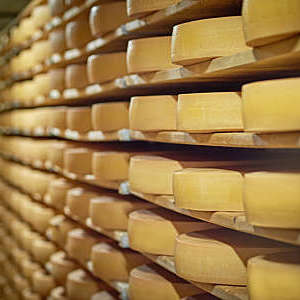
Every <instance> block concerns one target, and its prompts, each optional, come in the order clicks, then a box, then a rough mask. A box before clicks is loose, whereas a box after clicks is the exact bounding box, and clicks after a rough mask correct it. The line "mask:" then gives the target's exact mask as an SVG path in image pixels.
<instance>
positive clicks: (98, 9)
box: [89, 1, 129, 36]
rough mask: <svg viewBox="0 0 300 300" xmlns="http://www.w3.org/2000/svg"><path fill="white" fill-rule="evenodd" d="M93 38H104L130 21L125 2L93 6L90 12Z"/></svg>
mask: <svg viewBox="0 0 300 300" xmlns="http://www.w3.org/2000/svg"><path fill="white" fill-rule="evenodd" d="M89 21H90V27H91V31H92V34H93V36H103V35H104V34H106V33H108V32H111V31H113V30H115V29H116V28H118V27H119V26H120V25H122V24H125V23H127V22H128V21H129V18H128V16H127V11H126V2H125V1H114V2H111V3H103V4H101V5H96V6H93V7H92V8H91V10H90V18H89Z"/></svg>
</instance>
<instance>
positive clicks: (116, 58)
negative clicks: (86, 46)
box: [87, 52, 127, 84]
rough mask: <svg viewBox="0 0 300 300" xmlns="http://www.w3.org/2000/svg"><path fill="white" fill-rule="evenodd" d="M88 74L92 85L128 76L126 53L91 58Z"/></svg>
mask: <svg viewBox="0 0 300 300" xmlns="http://www.w3.org/2000/svg"><path fill="white" fill-rule="evenodd" d="M87 73H88V80H89V83H90V84H93V83H103V82H106V81H111V80H114V79H116V78H118V77H122V76H124V75H126V74H127V65H126V52H115V53H108V54H98V55H91V56H89V58H88V61H87Z"/></svg>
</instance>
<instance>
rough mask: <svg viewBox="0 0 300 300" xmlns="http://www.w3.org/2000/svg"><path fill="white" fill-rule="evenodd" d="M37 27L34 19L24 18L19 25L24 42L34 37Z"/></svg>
mask: <svg viewBox="0 0 300 300" xmlns="http://www.w3.org/2000/svg"><path fill="white" fill-rule="evenodd" d="M35 30H36V27H35V24H34V22H33V20H32V18H30V17H29V18H24V19H23V20H21V21H20V24H19V31H20V34H21V35H22V40H23V41H25V40H28V39H30V38H31V37H32V35H33V33H34V32H35Z"/></svg>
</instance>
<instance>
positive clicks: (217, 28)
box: [171, 16, 248, 65]
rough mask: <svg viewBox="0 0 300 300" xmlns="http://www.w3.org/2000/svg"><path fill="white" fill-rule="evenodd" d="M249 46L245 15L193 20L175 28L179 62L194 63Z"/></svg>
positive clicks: (174, 52)
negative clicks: (243, 18)
mask: <svg viewBox="0 0 300 300" xmlns="http://www.w3.org/2000/svg"><path fill="white" fill-rule="evenodd" d="M247 49H248V47H247V45H246V43H245V38H244V34H243V27H242V17H241V16H233V17H222V18H211V19H204V20H198V21H192V22H188V23H183V24H179V25H177V26H175V27H174V29H173V35H172V52H171V56H172V62H173V63H175V64H180V65H191V64H195V63H199V62H204V61H207V60H210V59H212V58H216V57H220V56H229V55H233V54H236V53H239V52H242V51H244V50H247Z"/></svg>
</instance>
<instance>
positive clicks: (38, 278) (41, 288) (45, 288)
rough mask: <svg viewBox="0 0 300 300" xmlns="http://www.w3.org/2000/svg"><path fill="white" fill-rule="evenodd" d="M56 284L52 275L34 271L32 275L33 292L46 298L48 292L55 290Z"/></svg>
mask: <svg viewBox="0 0 300 300" xmlns="http://www.w3.org/2000/svg"><path fill="white" fill-rule="evenodd" d="M55 286H56V284H55V281H54V278H53V276H52V275H49V274H47V273H45V271H36V272H34V274H33V291H35V292H36V293H38V294H40V295H41V296H42V297H46V296H48V295H49V294H50V291H51V290H52V289H53V288H55Z"/></svg>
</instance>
